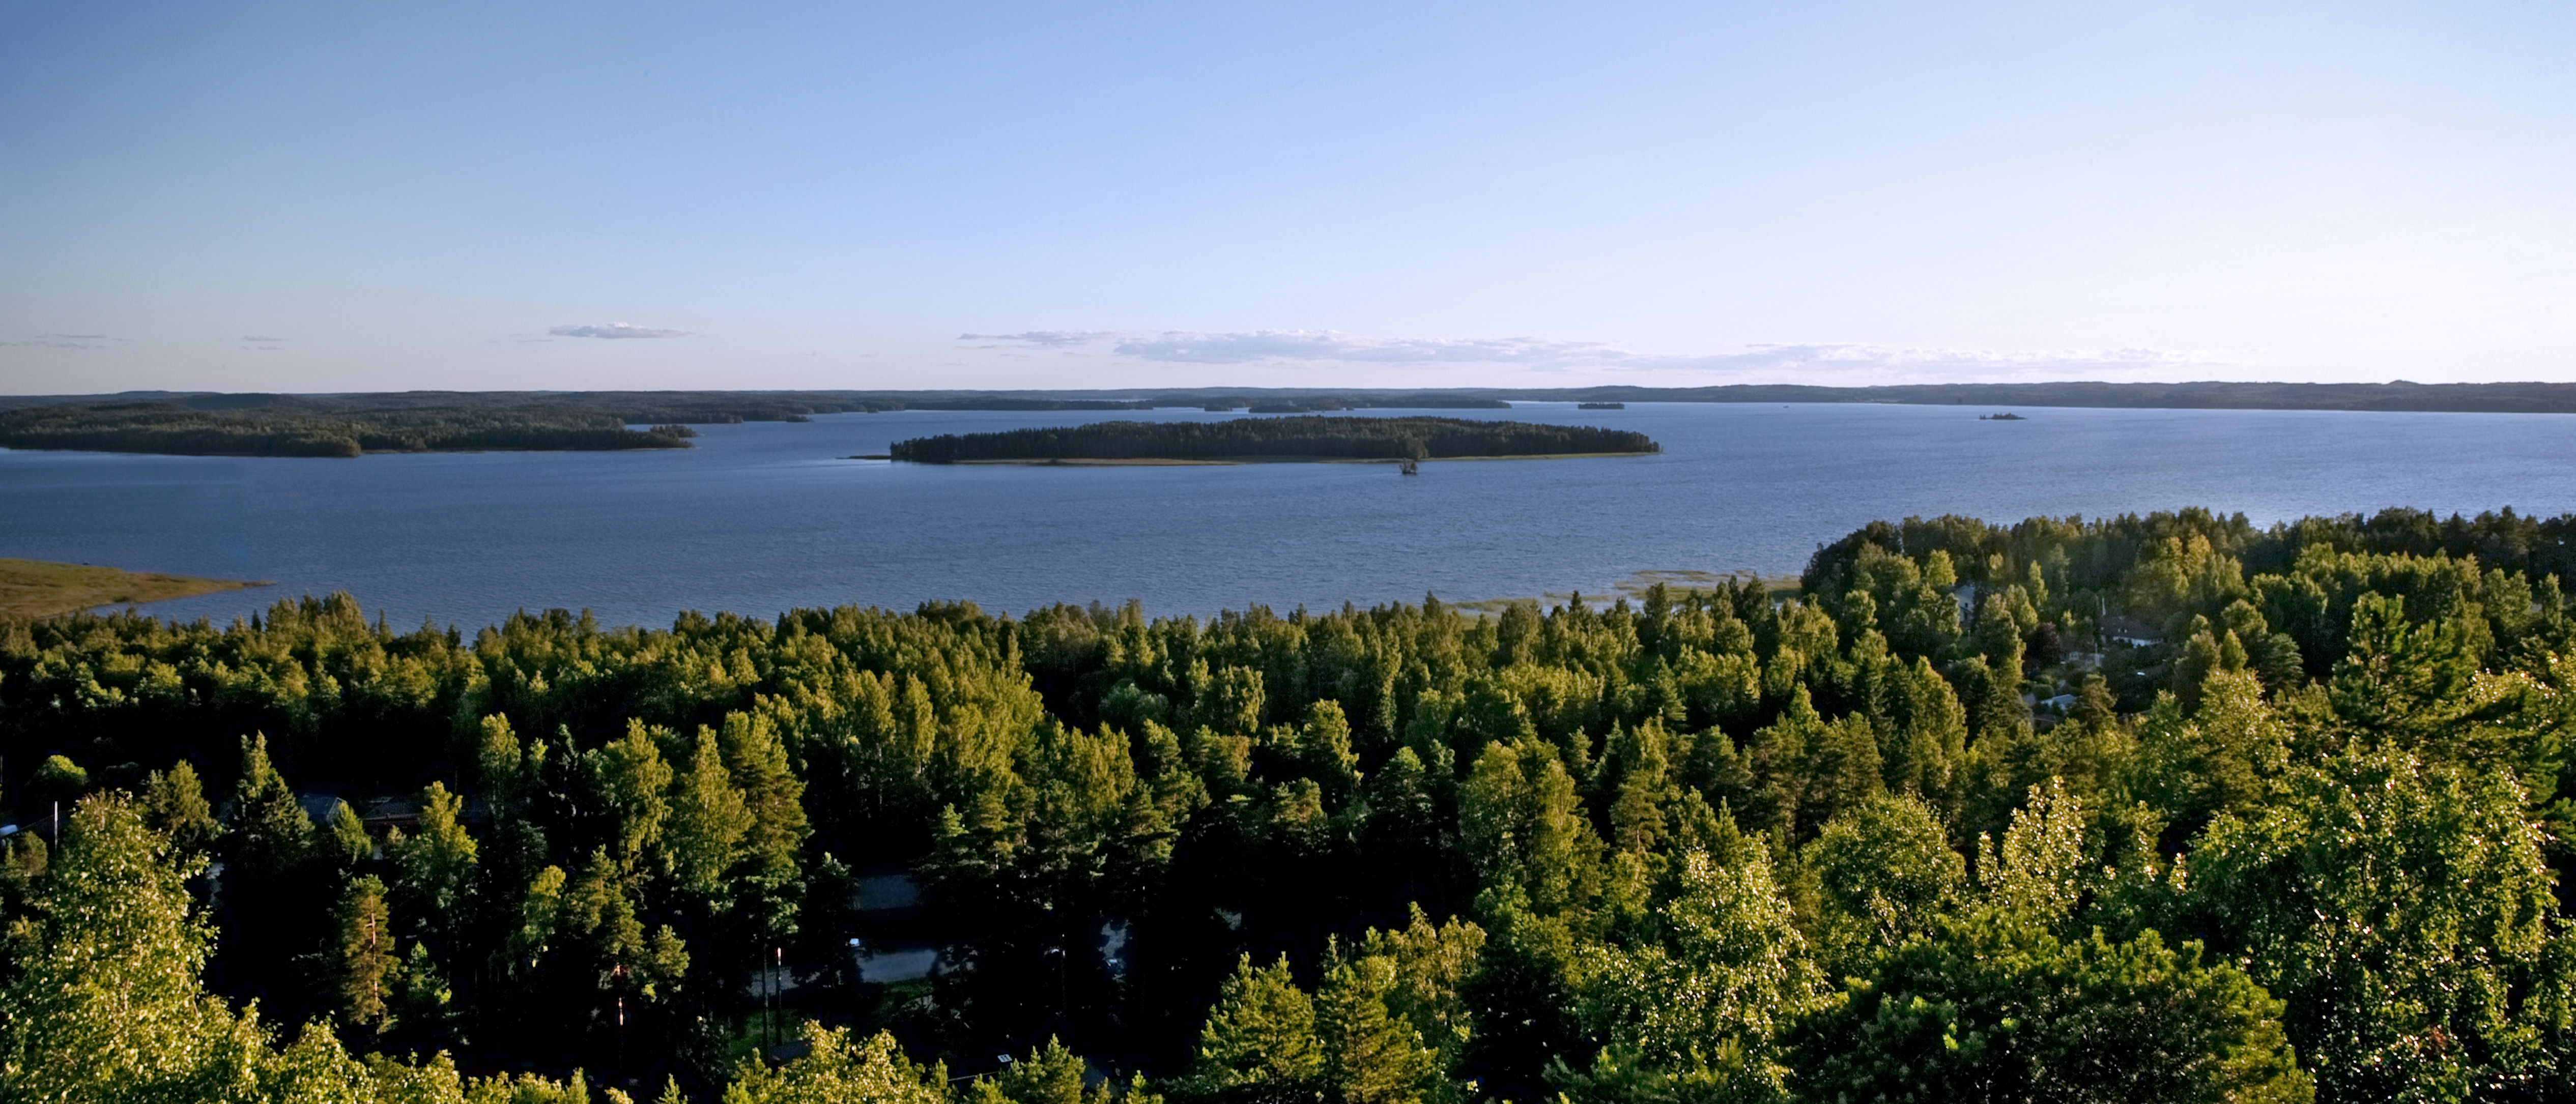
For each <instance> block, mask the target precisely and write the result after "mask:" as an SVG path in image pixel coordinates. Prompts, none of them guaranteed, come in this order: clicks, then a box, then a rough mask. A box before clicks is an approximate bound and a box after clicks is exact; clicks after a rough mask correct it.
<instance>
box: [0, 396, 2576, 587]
mask: <svg viewBox="0 0 2576 1104" xmlns="http://www.w3.org/2000/svg"><path fill="white" fill-rule="evenodd" d="M1998 412H1999V411H1996V410H1992V409H1980V408H1975V407H1926V406H1861V405H1801V406H1786V407H1784V406H1754V405H1720V404H1631V405H1630V406H1629V408H1628V409H1626V410H1576V409H1574V407H1573V406H1572V404H1560V403H1523V404H1519V407H1518V409H1515V410H1510V411H1499V410H1497V411H1468V412H1458V411H1370V412H1367V413H1371V414H1395V413H1429V414H1440V415H1452V414H1454V415H1458V416H1465V417H1490V418H1511V419H1519V420H1526V421H1547V422H1562V423H1570V424H1582V425H1599V426H1605V427H1611V428H1619V429H1635V430H1639V431H1641V432H1644V433H1646V434H1648V435H1649V436H1652V437H1654V438H1655V439H1656V440H1657V441H1659V442H1661V443H1662V444H1663V446H1664V452H1663V453H1662V454H1661V455H1656V456H1639V457H1597V458H1582V459H1557V460H1514V461H1494V462H1474V463H1469V462H1457V463H1448V462H1435V463H1427V464H1424V465H1423V466H1422V474H1421V475H1420V476H1418V477H1411V478H1408V477H1404V476H1401V475H1399V474H1397V471H1396V469H1395V467H1394V466H1393V465H1387V464H1243V465H1228V466H1197V465H1169V466H1166V465H1135V466H1093V465H1063V466H1046V465H958V466H930V465H912V464H892V463H887V462H883V461H864V460H848V459H842V457H848V456H852V455H856V454H872V453H883V452H884V451H886V446H887V445H888V444H889V443H890V442H892V441H894V440H898V439H902V438H909V437H918V436H928V435H932V434H939V433H973V432H983V431H990V430H998V429H1010V428H1018V427H1022V426H1041V425H1065V424H1073V423H1078V422H1089V421H1105V420H1114V419H1121V418H1150V419H1153V420H1157V421H1166V420H1184V419H1186V420H1207V419H1221V418H1225V417H1229V416H1234V417H1239V416H1241V415H1224V414H1209V413H1204V412H1200V411H1195V410H1190V411H1182V410H1162V411H1153V412H1149V413H1145V412H1123V411H1122V412H1108V413H1073V414H1066V413H1054V414H1045V413H1019V412H982V411H977V412H930V411H906V412H900V413H888V414H834V415H823V416H818V417H817V418H816V419H815V420H814V421H813V422H811V423H805V424H785V423H752V424H745V425H717V426H702V427H700V433H701V436H700V437H699V438H698V440H697V442H696V443H697V447H696V448H693V449H689V450H685V451H668V452H625V453H473V454H427V455H382V456H367V457H362V458H359V459H356V460H320V459H311V460H308V459H256V458H241V457H177V456H130V455H116V454H105V453H70V452H9V451H0V556H10V557H23V558H28V559H43V560H62V561H70V562H87V563H98V564H112V565H115V566H119V567H125V568H130V569H135V570H145V571H162V572H171V573H175V574H185V575H202V576H215V577H223V578H239V579H272V580H276V581H277V583H278V585H277V586H275V587H269V588H261V589H257V590H250V591H232V592H226V593H221V594H214V595H207V596H204V597H198V598H190V599H183V600H178V601H172V602H163V603H156V604H154V605H151V606H147V607H144V608H146V609H147V610H149V611H151V612H153V613H156V614H160V615H163V616H170V617H178V618H195V617H200V616H204V617H212V618H215V619H216V620H218V621H222V620H226V619H229V618H232V617H235V616H244V615H248V614H251V613H255V612H258V611H260V610H263V609H265V608H266V607H267V606H268V605H269V604H270V603H272V602H275V601H277V600H278V599H279V598H281V597H292V596H294V595H297V594H304V593H311V594H322V593H327V592H330V591H334V590H345V591H348V592H350V593H353V594H355V595H357V596H358V598H359V600H360V601H362V602H363V603H365V605H366V606H367V608H368V609H369V610H370V611H374V610H382V611H384V612H385V614H386V616H387V617H388V618H390V620H391V621H392V622H393V624H394V625H395V626H396V627H398V628H408V627H411V626H414V625H418V624H420V623H421V622H422V621H423V620H430V621H434V622H436V623H438V624H441V625H447V624H455V625H459V626H463V627H465V628H466V629H468V630H471V629H472V628H474V627H477V626H480V625H483V624H486V623H490V622H493V621H496V620H498V619H500V618H502V617H506V616H508V615H509V614H510V613H511V612H512V611H514V610H518V609H526V610H530V611H536V610H542V609H545V608H549V607H561V608H566V609H576V610H578V609H585V608H586V609H590V610H592V611H594V613H595V614H596V615H597V616H598V617H599V619H600V620H601V621H603V622H605V623H610V624H617V623H641V624H648V625H653V624H667V623H669V621H670V619H671V618H672V617H673V616H674V615H676V614H677V613H679V612H680V611H682V610H688V609H695V610H701V611H707V612H713V611H717V610H732V611H735V612H739V613H745V614H750V615H755V616H762V617H766V616H770V615H773V614H775V613H777V612H778V611H780V610H783V609H788V608H793V607H801V606H830V605H840V604H845V603H855V604H860V605H878V606H885V607H889V608H896V609H910V608H912V607H913V606H915V605H917V604H919V603H921V602H923V601H926V600H934V599H965V600H969V601H974V602H977V603H980V604H982V605H983V606H985V607H986V608H988V609H995V610H1002V611H1009V612H1013V613H1020V612H1025V611H1026V610H1028V609H1030V608H1033V607H1036V606H1042V605H1047V604H1051V603H1054V602H1059V601H1069V602H1088V601H1101V602H1108V603H1113V604H1114V603H1117V602H1120V601H1123V600H1126V599H1129V598H1135V599H1139V600H1141V601H1142V602H1143V603H1144V605H1145V607H1146V609H1147V610H1148V611H1149V612H1152V613H1156V614H1182V613H1190V614H1200V615H1205V614H1208V613H1211V612H1214V611H1216V610H1219V609H1242V608H1245V607H1246V606H1249V605H1252V604H1255V603H1259V604H1265V605H1268V606H1271V607H1272V608H1274V609H1278V610H1282V611H1285V610H1286V609H1289V608H1292V607H1294V606H1297V605H1299V604H1304V605H1307V606H1310V607H1316V608H1323V607H1331V606H1339V605H1340V604H1341V603H1342V602H1344V601H1350V602H1355V603H1358V604H1360V605H1363V606H1365V605H1368V604H1372V603H1378V602H1387V601H1418V600H1420V599H1421V598H1422V596H1423V595H1424V594H1425V593H1426V592H1429V593H1437V594H1439V595H1440V596H1441V597H1442V598H1444V599H1454V600H1474V599H1485V598H1495V597H1508V596H1523V595H1538V594H1542V593H1558V594H1561V593H1564V592H1567V591H1571V590H1581V591H1585V592H1590V593H1606V592H1609V591H1610V590H1611V589H1612V588H1613V586H1614V585H1616V584H1618V583H1620V582H1621V581H1623V580H1629V579H1633V578H1634V577H1635V576H1636V574H1637V573H1639V572H1650V571H1713V572H1736V571H1746V572H1756V573H1761V574H1771V575H1776V574H1795V573H1796V572H1797V571H1798V570H1799V569H1800V568H1801V567H1803V566H1804V565H1805V563H1806V560H1807V557H1808V555H1809V554H1811V553H1812V552H1813V551H1814V550H1815V548H1816V547H1817V545H1818V544H1820V543H1822V542H1826V541H1831V540H1834V539H1836V538H1838V537H1840V536H1842V535H1843V534H1845V533H1848V532H1850V531H1851V530H1852V529H1854V528H1857V527H1859V526H1860V525H1862V524H1864V523H1866V522H1869V521H1871V520H1875V519H1880V518H1888V519H1894V518H1901V517H1905V516H1907V515H1924V516H1931V515H1936V514H1945V513H1955V514H1967V515H1972V516H1977V517H1983V518H1986V519H1988V520H1992V521H2001V522H2010V521H2016V520H2019V519H2021V518H2024V517H2029V516H2032V515H2036V514H2049V515H2056V516H2064V515H2067V514H2083V515H2085V516H2100V515H2108V514H2116V513H2122V512H2144V511H2149V510H2169V509H2175V508H2179V507H2183V506H2195V505H2197V506H2207V507H2210V508H2212V509H2215V510H2218V511H2221V512H2226V513H2232V512H2237V511H2242V512H2244V513H2245V514H2246V515H2247V516H2248V517H2250V518H2251V519H2253V520H2254V521H2255V522H2257V523H2264V524H2268V523H2270V522H2273V521H2278V520H2285V519H2289V518H2294V517H2298V516H2301V515H2305V514H2330V513H2344V512H2351V511H2361V512H2370V511H2375V510H2378V509H2381V508H2383V507H2388V506H2399V505H2403V506H2412V507H2417V508H2422V509H2429V510H2435V511H2439V512H2442V513H2445V514H2447V513H2450V512H2453V511H2461V512H2467V513H2476V512H2478V511H2481V510H2489V509H2496V508H2499V507H2503V506H2507V505H2510V506H2513V507H2514V508H2516V509H2518V510H2521V511H2524V512H2527V513H2538V514H2543V515H2548V514H2557V513H2564V512H2570V511H2576V467H2571V465H2570V463H2569V461H2570V460H2571V458H2576V416H2570V415H2513V414H2426V413H2401V414H2380V413H2371V414H2359V413H2342V412H2323V411H2209V410H2080V409H2051V408H2043V409H2023V410H2020V411H2018V413H2020V414H2022V415H2024V418H2025V420H2021V421H2002V422H1998V421H1980V420H1978V415H1980V414H1992V413H1998Z"/></svg>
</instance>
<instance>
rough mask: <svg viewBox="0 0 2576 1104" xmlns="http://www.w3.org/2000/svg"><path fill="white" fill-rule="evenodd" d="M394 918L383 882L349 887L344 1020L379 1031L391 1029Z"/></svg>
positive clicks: (344, 919) (344, 906) (343, 923)
mask: <svg viewBox="0 0 2576 1104" xmlns="http://www.w3.org/2000/svg"><path fill="white" fill-rule="evenodd" d="M391 920H392V916H391V914H390V913H389V912H388V911H387V910H386V908H385V884H384V883H383V882H382V881H379V880H377V879H376V877H375V876H374V875H368V876H366V877H362V878H359V879H357V880H356V881H353V882H351V883H349V889H348V892H347V893H346V894H344V895H343V896H342V897H341V900H340V940H339V942H340V947H339V950H340V955H339V963H338V965H339V975H340V978H339V980H340V985H339V990H340V1016H341V1018H342V1019H344V1020H346V1021H347V1022H348V1023H349V1024H350V1025H351V1026H353V1027H357V1028H361V1029H367V1030H372V1031H375V1032H378V1033H381V1032H383V1031H384V1029H385V1028H386V1027H387V1026H389V1024H388V1022H387V1018H386V990H387V982H388V980H389V975H390V974H391V973H392V972H393V970H394V963H395V956H394V934H393V930H392V926H391Z"/></svg>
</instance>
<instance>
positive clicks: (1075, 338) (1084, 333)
mask: <svg viewBox="0 0 2576 1104" xmlns="http://www.w3.org/2000/svg"><path fill="white" fill-rule="evenodd" d="M1117 336H1118V335H1117V333H1115V332H1113V331H1110V330H1030V331H1029V332H1027V333H1015V334H978V333H969V334H958V335H957V340H959V341H986V342H995V343H1000V344H1012V345H1044V346H1047V347H1050V348H1062V347H1065V346H1070V345H1090V344H1094V343H1097V342H1101V341H1107V340H1109V339H1111V338H1114V337H1117Z"/></svg>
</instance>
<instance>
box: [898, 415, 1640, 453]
mask: <svg viewBox="0 0 2576 1104" xmlns="http://www.w3.org/2000/svg"><path fill="white" fill-rule="evenodd" d="M1661 451H1663V446H1661V445H1658V444H1656V443H1655V442H1654V441H1653V440H1652V439H1651V438H1648V437H1647V436H1646V435H1645V434H1642V433H1633V432H1629V431H1627V430H1615V429H1599V428H1595V427H1592V426H1558V425H1540V424H1535V423H1531V422H1488V421H1476V420H1472V419H1466V418H1325V417H1312V416H1300V417H1288V418H1238V419H1235V420H1233V421H1227V422H1095V423H1093V424H1090V425H1079V426H1049V427H1045V428H1036V429H1014V430H1006V431H1003V432H999V433H968V434H942V435H940V436H937V437H916V438H914V439H912V440H909V441H899V442H896V443H895V445H894V448H893V450H892V455H893V457H894V458H895V459H897V460H910V461H914V462H917V463H924V464H955V463H966V462H972V461H978V460H1077V459H1080V460H1234V459H1251V458H1265V457H1298V458H1312V459H1331V460H1437V459H1444V458H1453V457H1468V456H1569V455H1582V454H1592V453H1651V452H1661Z"/></svg>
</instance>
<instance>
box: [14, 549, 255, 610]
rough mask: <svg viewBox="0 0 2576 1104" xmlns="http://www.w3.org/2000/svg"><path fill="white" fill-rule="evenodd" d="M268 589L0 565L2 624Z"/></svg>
mask: <svg viewBox="0 0 2576 1104" xmlns="http://www.w3.org/2000/svg"><path fill="white" fill-rule="evenodd" d="M267 585H268V584H266V583H246V582H241V581H239V580H234V579H198V578H192V577H190V576H186V575H164V574H162V573H160V572H158V571H125V570H122V569H119V568H113V567H97V566H93V565H90V564H68V563H52V562H49V561H45V560H9V559H0V620H7V619H16V618H26V619H34V618H40V617H54V616H58V615H61V614H66V613H76V612H78V611H80V610H85V609H95V608H97V607H99V606H121V605H129V604H132V603H137V602H159V601H163V600H165V599H170V598H194V597H196V596H197V595H200V594H213V593H215V592H216V591H219V590H241V589H244V588H247V587H255V586H267Z"/></svg>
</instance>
